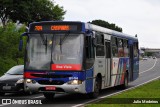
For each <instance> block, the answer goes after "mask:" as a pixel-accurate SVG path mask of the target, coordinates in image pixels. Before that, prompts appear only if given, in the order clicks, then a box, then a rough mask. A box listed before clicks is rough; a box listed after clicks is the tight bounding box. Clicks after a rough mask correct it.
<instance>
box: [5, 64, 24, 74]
mask: <svg viewBox="0 0 160 107" xmlns="http://www.w3.org/2000/svg"><path fill="white" fill-rule="evenodd" d="M23 70H24V66H23V65H20V66H14V67H12V68H11V69H10V70H8V71H7V72H6V74H10V75H23Z"/></svg>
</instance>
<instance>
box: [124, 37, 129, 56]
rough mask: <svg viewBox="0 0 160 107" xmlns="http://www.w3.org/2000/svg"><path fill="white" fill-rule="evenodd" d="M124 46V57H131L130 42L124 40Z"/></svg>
mask: <svg viewBox="0 0 160 107" xmlns="http://www.w3.org/2000/svg"><path fill="white" fill-rule="evenodd" d="M123 46H124V57H128V56H129V50H128V40H126V39H124V40H123Z"/></svg>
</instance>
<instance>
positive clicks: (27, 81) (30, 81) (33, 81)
mask: <svg viewBox="0 0 160 107" xmlns="http://www.w3.org/2000/svg"><path fill="white" fill-rule="evenodd" d="M26 83H33V84H35V83H36V81H35V80H32V79H26Z"/></svg>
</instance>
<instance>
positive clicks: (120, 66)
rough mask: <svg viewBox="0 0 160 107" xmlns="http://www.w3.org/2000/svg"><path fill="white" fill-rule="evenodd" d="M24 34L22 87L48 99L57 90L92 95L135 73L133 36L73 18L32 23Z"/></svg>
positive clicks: (120, 83) (122, 85) (125, 83)
mask: <svg viewBox="0 0 160 107" xmlns="http://www.w3.org/2000/svg"><path fill="white" fill-rule="evenodd" d="M23 36H27V43H26V47H25V58H24V59H25V60H24V62H25V63H24V81H25V82H24V88H25V90H26V91H33V92H40V93H43V95H44V97H45V98H46V99H53V98H54V95H55V94H56V93H62V94H63V93H82V94H87V95H88V96H90V97H92V98H96V97H97V96H98V95H99V92H100V91H101V89H105V88H109V87H114V86H118V87H119V88H126V87H127V86H128V83H129V82H131V81H134V80H136V79H137V78H138V76H139V51H138V38H137V37H135V36H130V35H127V34H124V33H121V32H117V31H114V30H110V29H107V28H104V27H100V26H97V25H93V24H90V23H84V22H78V21H43V22H33V23H31V24H30V25H29V29H28V31H27V32H25V33H23V34H22V35H21V39H20V43H19V49H20V50H22V44H23V39H22V37H23Z"/></svg>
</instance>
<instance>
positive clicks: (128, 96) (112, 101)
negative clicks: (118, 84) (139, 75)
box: [86, 79, 160, 107]
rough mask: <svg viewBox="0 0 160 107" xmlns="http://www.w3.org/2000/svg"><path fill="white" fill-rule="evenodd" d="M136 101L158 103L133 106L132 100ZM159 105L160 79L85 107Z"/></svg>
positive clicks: (144, 106)
mask: <svg viewBox="0 0 160 107" xmlns="http://www.w3.org/2000/svg"><path fill="white" fill-rule="evenodd" d="M137 99H138V100H139V101H142V100H145V101H148V100H153V101H158V103H159V104H133V102H134V100H135V101H137ZM128 103H129V104H128ZM159 105H160V79H159V80H155V81H153V82H150V83H148V84H145V85H143V86H140V87H138V88H136V89H133V90H128V91H126V92H122V93H120V94H118V95H114V96H111V97H107V98H105V99H103V100H101V101H98V102H96V103H95V104H88V105H87V106H86V107H159Z"/></svg>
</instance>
